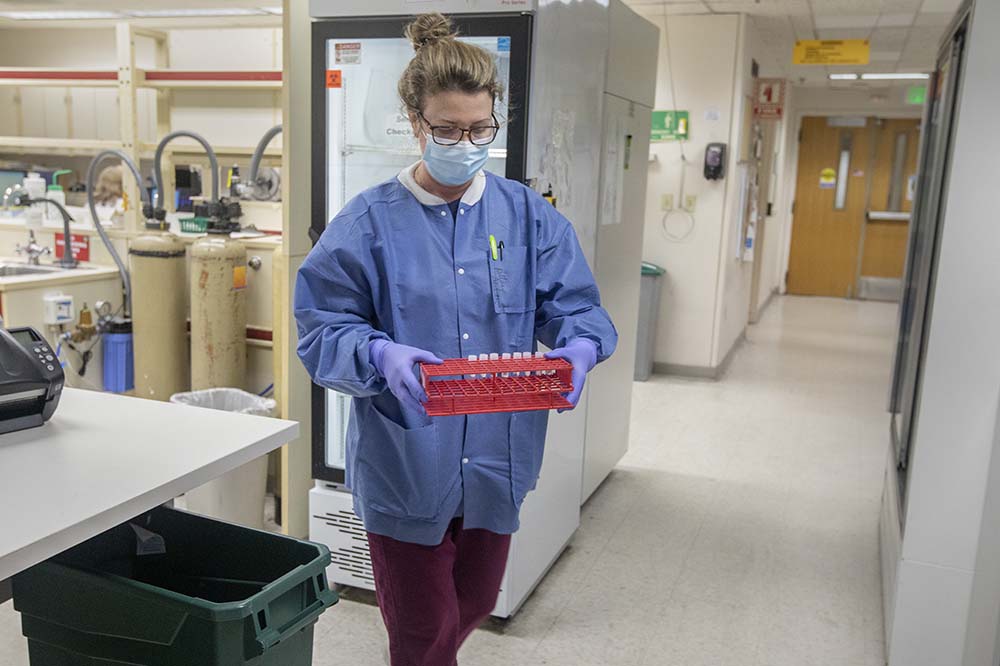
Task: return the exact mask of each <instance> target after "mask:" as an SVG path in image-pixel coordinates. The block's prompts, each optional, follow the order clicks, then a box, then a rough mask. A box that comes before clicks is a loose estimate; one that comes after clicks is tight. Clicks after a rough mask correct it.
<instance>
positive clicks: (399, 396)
mask: <svg viewBox="0 0 1000 666" xmlns="http://www.w3.org/2000/svg"><path fill="white" fill-rule="evenodd" d="M406 36H407V37H408V38H409V39H410V40H411V41H412V42H413V45H414V49H415V51H416V53H415V55H414V57H413V59H412V61H411V62H410V63H409V65H408V67H407V69H406V71H405V72H404V74H403V76H402V78H401V79H400V81H399V84H398V90H399V95H400V98H401V100H402V102H403V105H404V107H405V110H406V112H407V113H408V115H409V119H410V121H411V123H412V126H413V131H414V134H415V135H416V138H417V139H418V141H419V142H420V147H421V150H422V154H423V158H422V159H421V160H420V161H419V162H417V163H416V164H414V165H412V166H410V167H408V168H406V169H404V170H403V171H402V172H401V173H400V174H399V175H398V176H397V177H396V178H393V179H392V180H389V181H387V182H384V183H381V184H379V185H376V186H374V187H372V188H370V189H368V190H366V191H365V192H362V193H361V194H360V195H358V196H357V197H355V198H354V199H353V200H351V201H350V202H349V203H348V204H347V205H346V206H345V207H344V209H343V210H342V211H340V213H339V214H338V215H337V216H336V217H335V218H334V219H333V220H332V221H331V222H330V225H329V227H328V228H327V230H326V232H325V233H324V234H323V236H322V237H321V238H320V240H319V242H318V243H317V245H316V247H315V248H313V250H312V252H311V253H310V254H309V256H308V258H307V259H306V261H305V263H304V264H303V266H302V268H301V270H300V271H299V275H298V282H297V285H296V290H295V317H296V320H297V322H298V327H299V338H300V341H299V348H298V351H299V356H300V357H301V359H302V361H303V363H304V364H305V366H306V368H307V369H308V370H309V373H310V375H311V376H312V377H313V379H314V381H316V382H317V383H318V384H320V385H322V386H325V387H328V388H331V389H333V390H335V391H340V392H342V393H346V394H349V395H351V396H354V400H353V401H352V402H353V406H352V415H351V419H350V425H349V428H348V436H347V485H348V486H349V487H350V488H351V490H352V492H353V496H354V508H355V511H356V512H357V514H358V516H360V517H361V519H362V520H363V522H364V525H365V528H366V529H367V531H368V541H369V545H370V548H371V557H372V565H373V568H374V573H375V588H376V594H377V596H378V600H379V607H380V609H381V612H382V616H383V619H384V620H385V625H386V628H387V630H388V634H389V649H390V654H391V658H392V664H393V665H394V666H400V665H406V666H451V665H452V664H455V663H456V654H457V652H458V648H459V647H460V646H461V644H462V642H463V641H464V640H465V639H466V638H467V637H468V635H469V634H470V633H471V632H472V631H473V629H475V628H476V627H477V626H478V625H479V624H480V623H481V622H482V621H483V620H484V619H486V617H487V616H488V615H489V613H490V612H491V611H492V609H493V607H494V605H495V603H496V599H497V595H498V593H499V589H500V581H501V579H502V577H503V573H504V568H505V565H506V560H507V551H508V548H509V545H510V535H511V534H512V533H513V532H515V531H516V530H517V528H518V513H519V510H520V507H521V503H522V502H523V500H524V498H525V495H526V494H527V493H528V492H529V491H530V490H532V489H533V488H534V486H535V482H536V480H537V478H538V472H539V469H540V468H541V464H542V451H543V446H544V442H545V429H546V423H547V417H548V414H547V412H544V411H535V412H522V413H515V414H510V413H501V414H481V415H472V416H448V417H436V418H433V419H431V418H430V417H428V416H427V414H426V411H425V410H424V407H423V405H422V403H423V402H425V401H426V400H427V396H426V395H425V394H424V392H423V389H422V387H421V385H420V382H419V380H418V378H417V375H416V374H415V364H416V363H419V362H423V363H440V362H441V360H440V359H442V358H468V357H470V356H473V355H477V356H478V355H479V354H483V353H486V354H489V353H507V352H514V351H522V350H529V349H532V350H533V349H534V348H535V346H536V343H537V341H540V342H542V343H544V344H545V345H546V346H548V347H549V348H551V349H554V350H555V351H553V352H550V353H549V354H548V357H549V358H563V359H566V360H567V361H569V362H570V363H572V365H573V385H574V390H573V392H572V393H571V394H569V395H568V396H567V398H568V399H569V401H570V402H571V403H572V404H573V405H576V401H577V400H578V399H579V396H580V392H581V391H582V389H583V384H584V380H585V378H586V375H587V373H588V372H589V371H590V370H591V369H592V368H593V367H594V366H595V365H596V364H597V363H598V362H600V361H602V360H604V359H606V358H607V357H608V356H610V355H611V353H612V352H613V351H614V349H615V346H616V344H617V340H618V336H617V332H616V331H615V328H614V325H613V324H612V322H611V319H610V318H609V316H608V313H607V312H606V311H605V310H604V309H603V308H602V307H601V305H600V296H599V294H598V290H597V286H596V284H595V283H594V277H593V275H592V273H591V270H590V268H589V267H588V265H587V262H586V259H585V258H584V256H583V254H582V252H581V249H580V245H579V242H578V241H577V238H576V234H575V233H574V231H573V227H572V225H571V224H570V222H569V221H568V220H567V219H566V218H564V217H563V216H562V215H560V214H559V213H558V212H557V211H556V210H555V208H553V207H552V206H551V205H550V204H549V203H548V202H546V201H545V200H544V199H542V198H541V197H540V196H539V195H537V194H536V193H535V192H533V191H532V190H531V189H529V188H527V187H525V186H524V185H522V184H521V183H518V182H515V181H511V180H507V179H505V178H502V177H500V176H496V175H494V174H492V173H487V172H485V171H483V170H482V169H483V166H484V165H485V163H486V160H487V157H488V150H489V145H490V144H491V143H492V142H493V140H494V139H495V138H496V134H497V130H498V129H499V126H500V123H499V120H498V114H497V113H496V109H497V108H499V107H500V105H501V102H502V100H503V94H504V91H503V90H502V85H501V84H500V82H499V81H498V80H497V70H496V66H495V63H494V61H493V58H492V56H491V55H490V54H489V53H488V52H486V51H484V50H483V49H480V48H479V47H476V46H473V45H470V44H466V43H464V42H461V41H458V40H457V39H456V35H455V33H454V32H453V30H452V26H451V23H450V21H449V20H448V19H446V18H445V17H443V16H442V15H440V14H425V15H421V16H419V17H418V18H417V19H416V20H415V21H414V22H413V23H411V24H410V25H409V26H408V27H407V29H406Z"/></svg>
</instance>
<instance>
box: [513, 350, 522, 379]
mask: <svg viewBox="0 0 1000 666" xmlns="http://www.w3.org/2000/svg"><path fill="white" fill-rule="evenodd" d="M513 356H514V360H515V361H520V360H521V358H522V354H521V352H514V355H513ZM513 374H514V376H515V377H520V376H521V373H520V372H515V373H513Z"/></svg>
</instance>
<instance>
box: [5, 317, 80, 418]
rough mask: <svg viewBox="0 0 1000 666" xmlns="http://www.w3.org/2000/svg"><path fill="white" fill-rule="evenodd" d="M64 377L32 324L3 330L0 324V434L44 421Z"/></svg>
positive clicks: (46, 343)
mask: <svg viewBox="0 0 1000 666" xmlns="http://www.w3.org/2000/svg"><path fill="white" fill-rule="evenodd" d="M0 321H2V320H0ZM64 381H65V380H64V376H63V370H62V367H61V366H60V364H59V361H58V359H56V357H55V354H54V352H53V351H52V350H51V349H50V348H49V344H48V342H46V341H45V338H43V337H42V336H41V335H39V334H38V332H37V331H35V330H34V329H32V328H14V329H10V330H7V329H4V328H3V325H2V324H0V435H3V434H4V433H8V432H15V431H17V430H25V429H27V428H35V427H38V426H40V425H42V424H44V423H45V422H46V421H48V420H49V419H50V418H51V417H52V414H53V413H55V411H56V407H58V406H59V397H60V396H61V395H62V389H63V383H64Z"/></svg>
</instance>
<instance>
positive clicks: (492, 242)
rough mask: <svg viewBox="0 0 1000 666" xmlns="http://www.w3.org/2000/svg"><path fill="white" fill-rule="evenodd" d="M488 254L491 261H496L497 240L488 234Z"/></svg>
mask: <svg viewBox="0 0 1000 666" xmlns="http://www.w3.org/2000/svg"><path fill="white" fill-rule="evenodd" d="M490 254H492V255H493V261H496V260H497V239H496V238H494V237H493V234H490Z"/></svg>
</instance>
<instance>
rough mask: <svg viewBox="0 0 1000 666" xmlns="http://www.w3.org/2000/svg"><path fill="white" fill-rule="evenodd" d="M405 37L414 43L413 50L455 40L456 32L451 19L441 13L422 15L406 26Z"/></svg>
mask: <svg viewBox="0 0 1000 666" xmlns="http://www.w3.org/2000/svg"><path fill="white" fill-rule="evenodd" d="M403 35H404V36H405V37H406V38H407V39H409V40H410V42H412V43H413V50H414V51H419V50H420V49H422V48H423V47H425V46H430V45H432V44H437V43H438V42H441V41H444V40H446V39H454V37H455V31H454V29H453V28H452V23H451V19H449V18H448V17H446V16H444V15H443V14H441V13H439V12H432V13H429V14H421V15H420V16H418V17H417V18H416V19H414V21H413V22H412V23H410V24H409V25H407V26H406V30H405V31H404V32H403Z"/></svg>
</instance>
